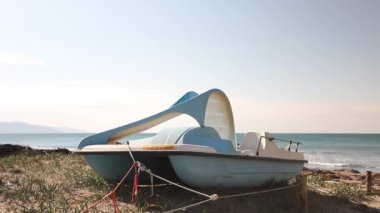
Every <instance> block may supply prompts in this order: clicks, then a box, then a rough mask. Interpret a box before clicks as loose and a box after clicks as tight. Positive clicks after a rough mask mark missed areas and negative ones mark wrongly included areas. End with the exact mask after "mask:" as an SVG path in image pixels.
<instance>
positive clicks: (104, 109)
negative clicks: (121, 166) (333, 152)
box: [0, 0, 380, 132]
mask: <svg viewBox="0 0 380 213" xmlns="http://www.w3.org/2000/svg"><path fill="white" fill-rule="evenodd" d="M379 11H380V1H376V0H373V1H369V0H368V1H366V0H364V1H362V0H356V1H350V0H341V1H340V0H335V1H331V0H326V1H289V0H284V1H269V0H265V1H264V0H263V1H253V0H247V1H242V0H235V1H221V0H215V1H205V0H202V1H196V0H191V1H145V0H139V1H27V0H25V1H17V0H15V1H2V2H0V74H1V78H0V98H1V99H2V100H1V102H0V103H1V104H0V121H20V120H21V121H26V122H30V123H37V124H41V125H50V126H69V127H74V128H79V129H83V130H86V131H101V130H105V129H108V128H112V127H115V126H118V125H121V124H125V123H128V122H131V121H134V120H136V119H139V118H142V117H145V116H148V115H150V114H151V113H154V112H157V111H160V110H162V109H163V108H165V107H167V106H170V105H171V104H172V102H174V101H175V100H176V99H177V98H179V96H181V95H182V93H184V92H186V91H188V90H194V91H197V92H203V91H206V90H208V89H210V88H220V89H222V90H223V91H225V92H226V93H227V95H228V96H229V97H230V99H231V102H232V105H233V106H232V107H233V109H234V115H235V120H236V121H235V122H236V126H237V129H238V131H258V130H260V131H261V130H267V131H274V132H380V84H379V82H380V12H379Z"/></svg>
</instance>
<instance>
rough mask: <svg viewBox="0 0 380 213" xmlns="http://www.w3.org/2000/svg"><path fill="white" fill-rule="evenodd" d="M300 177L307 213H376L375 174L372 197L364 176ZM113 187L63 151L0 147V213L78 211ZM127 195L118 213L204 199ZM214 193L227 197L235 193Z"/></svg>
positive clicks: (268, 204)
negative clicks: (305, 181) (304, 179)
mask: <svg viewBox="0 0 380 213" xmlns="http://www.w3.org/2000/svg"><path fill="white" fill-rule="evenodd" d="M304 173H307V174H309V175H308V188H309V191H308V201H309V206H308V209H309V212H334V213H336V212H380V174H376V173H375V174H373V176H372V178H373V186H372V193H371V195H367V194H366V185H365V183H366V176H365V174H363V173H359V172H358V171H355V170H319V169H313V170H311V169H307V168H305V169H304ZM114 186H115V184H112V183H107V182H106V181H104V180H103V179H102V178H100V177H98V176H97V175H96V174H95V173H94V172H93V171H92V170H91V169H90V167H89V166H88V165H87V164H86V162H85V161H84V159H83V158H82V156H79V155H77V154H73V153H71V152H69V151H68V150H65V149H60V150H33V149H31V148H26V147H22V146H14V145H1V146H0V212H24V211H51V212H75V211H81V210H83V209H85V208H86V206H89V205H91V203H93V202H95V201H97V200H98V199H99V198H101V197H102V196H104V195H105V194H107V193H108V192H110V191H111V190H112V189H113V188H114ZM265 187H266V188H270V187H274V185H272V186H265ZM265 187H264V188H265ZM260 189H262V188H257V189H249V190H250V191H252V190H260ZM215 190H217V189H214V191H213V190H210V191H209V192H210V193H211V192H215ZM131 191H132V188H131V187H130V186H123V187H122V188H121V190H120V191H119V192H118V193H117V200H118V205H119V208H120V210H121V211H122V212H140V211H144V212H145V211H147V212H161V211H167V210H171V209H175V208H179V207H182V206H186V205H188V204H191V203H195V202H199V201H201V200H202V199H203V198H201V197H198V196H195V195H194V194H192V193H189V192H186V191H183V190H181V189H178V188H175V187H174V186H157V187H155V190H154V195H153V196H151V195H150V193H151V191H150V187H140V188H139V194H138V195H139V199H138V201H137V202H131V201H130V196H131ZM217 192H218V194H225V195H227V194H231V193H235V192H236V191H235V190H219V191H218V190H217ZM239 192H244V191H242V190H240V191H239ZM298 193H299V192H298V191H297V190H295V189H289V190H285V191H279V192H273V193H266V194H262V195H251V196H246V197H239V198H229V199H224V200H218V201H213V202H209V203H205V204H203V205H199V206H197V207H194V208H189V209H187V210H186V212H221V211H224V212H226V211H227V212H252V211H255V212H297V211H298V205H299V203H298V202H299V201H298V200H297V199H296V198H297V197H298ZM97 209H98V210H101V211H104V212H113V205H112V202H111V200H110V199H108V200H106V201H105V202H104V203H102V204H101V205H99V206H98V207H97Z"/></svg>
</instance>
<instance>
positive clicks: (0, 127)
mask: <svg viewBox="0 0 380 213" xmlns="http://www.w3.org/2000/svg"><path fill="white" fill-rule="evenodd" d="M79 132H80V133H82V132H85V131H82V130H78V129H72V128H66V127H48V126H41V125H35V124H28V123H25V122H0V133H79Z"/></svg>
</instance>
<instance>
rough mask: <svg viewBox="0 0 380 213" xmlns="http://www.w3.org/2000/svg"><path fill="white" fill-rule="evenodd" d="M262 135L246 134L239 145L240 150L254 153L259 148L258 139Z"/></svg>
mask: <svg viewBox="0 0 380 213" xmlns="http://www.w3.org/2000/svg"><path fill="white" fill-rule="evenodd" d="M264 135H265V134H264V133H261V132H247V133H246V134H245V135H244V137H243V140H242V141H241V143H240V150H250V151H254V152H256V150H257V147H258V146H259V142H260V137H261V136H264ZM263 140H264V139H263Z"/></svg>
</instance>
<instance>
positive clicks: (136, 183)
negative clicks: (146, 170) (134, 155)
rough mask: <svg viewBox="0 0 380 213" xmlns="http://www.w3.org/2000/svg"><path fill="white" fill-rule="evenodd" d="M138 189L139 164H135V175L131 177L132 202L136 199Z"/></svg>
mask: <svg viewBox="0 0 380 213" xmlns="http://www.w3.org/2000/svg"><path fill="white" fill-rule="evenodd" d="M138 190H139V166H138V165H137V164H135V177H134V179H133V188H132V196H131V201H132V202H134V201H136V200H137V199H138V196H137V195H138V194H137V193H138Z"/></svg>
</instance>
